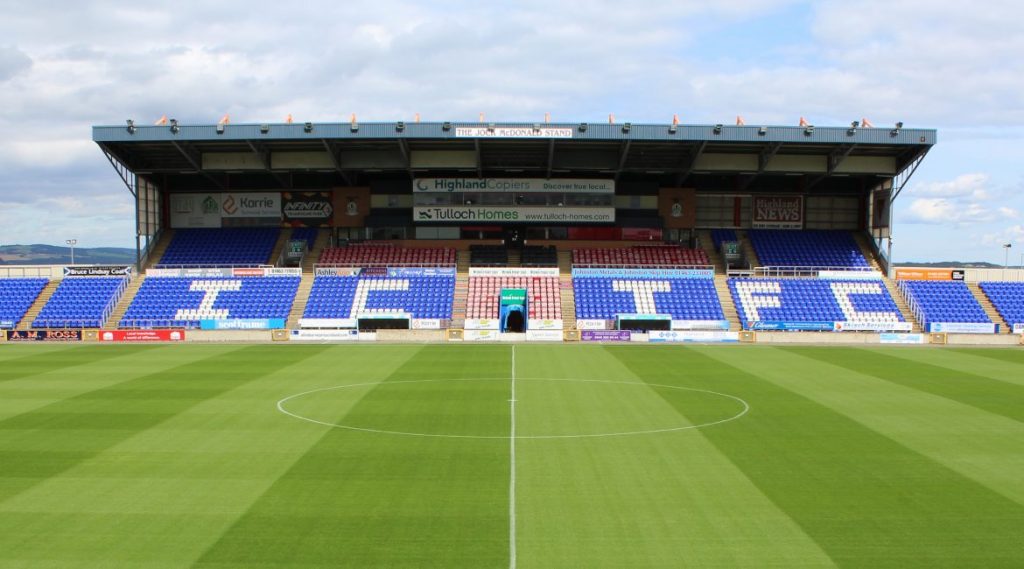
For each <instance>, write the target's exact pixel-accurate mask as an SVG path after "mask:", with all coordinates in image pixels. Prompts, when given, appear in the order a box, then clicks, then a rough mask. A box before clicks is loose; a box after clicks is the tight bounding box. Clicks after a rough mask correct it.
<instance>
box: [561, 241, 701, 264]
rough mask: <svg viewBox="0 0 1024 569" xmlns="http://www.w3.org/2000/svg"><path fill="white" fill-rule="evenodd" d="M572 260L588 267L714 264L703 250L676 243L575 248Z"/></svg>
mask: <svg viewBox="0 0 1024 569" xmlns="http://www.w3.org/2000/svg"><path fill="white" fill-rule="evenodd" d="M572 262H573V265H574V266H585V267H696V266H706V265H710V264H711V261H710V260H709V259H708V254H707V252H705V251H704V250H703V249H687V248H683V247H678V246H675V245H643V246H637V247H628V248H620V249H612V248H597V249H573V251H572Z"/></svg>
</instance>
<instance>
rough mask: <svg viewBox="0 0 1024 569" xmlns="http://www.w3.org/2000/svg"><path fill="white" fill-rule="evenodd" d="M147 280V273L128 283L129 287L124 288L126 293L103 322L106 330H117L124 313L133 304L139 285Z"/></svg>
mask: <svg viewBox="0 0 1024 569" xmlns="http://www.w3.org/2000/svg"><path fill="white" fill-rule="evenodd" d="M145 280H146V276H145V275H138V276H136V277H135V278H133V279H132V281H131V282H130V283H128V287H127V288H125V289H124V293H123V294H122V295H121V298H120V299H119V300H118V301H117V304H116V305H115V306H114V310H113V311H111V313H110V317H109V318H107V321H106V322H104V323H103V329H104V330H117V327H118V325H119V324H120V323H121V319H122V318H124V313H125V312H128V307H129V306H131V304H132V300H134V299H135V295H136V294H138V292H139V287H141V286H142V282H143V281H145Z"/></svg>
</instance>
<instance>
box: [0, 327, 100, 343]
mask: <svg viewBox="0 0 1024 569" xmlns="http://www.w3.org/2000/svg"><path fill="white" fill-rule="evenodd" d="M7 341H8V342H80V341H82V331H81V330H8V331H7Z"/></svg>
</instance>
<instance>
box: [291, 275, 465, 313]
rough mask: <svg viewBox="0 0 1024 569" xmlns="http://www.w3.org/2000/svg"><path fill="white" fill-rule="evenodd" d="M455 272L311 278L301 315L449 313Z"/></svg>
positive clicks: (450, 311) (453, 290)
mask: <svg viewBox="0 0 1024 569" xmlns="http://www.w3.org/2000/svg"><path fill="white" fill-rule="evenodd" d="M454 292H455V276H454V275H450V276H448V275H443V276H409V277H384V276H335V275H321V276H317V277H316V279H315V280H314V281H313V289H312V291H311V292H310V295H309V301H308V302H307V303H306V310H305V312H304V313H303V315H302V317H303V318H304V319H348V318H355V317H357V316H358V315H360V314H374V313H392V312H404V313H406V314H408V315H409V316H410V317H411V318H439V319H442V320H444V319H450V318H451V317H452V298H453V296H454Z"/></svg>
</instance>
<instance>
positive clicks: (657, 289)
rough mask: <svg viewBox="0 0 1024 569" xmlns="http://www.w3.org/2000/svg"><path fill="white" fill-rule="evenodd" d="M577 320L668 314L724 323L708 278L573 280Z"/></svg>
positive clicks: (715, 294) (715, 293)
mask: <svg viewBox="0 0 1024 569" xmlns="http://www.w3.org/2000/svg"><path fill="white" fill-rule="evenodd" d="M572 282H573V289H574V292H575V296H576V318H579V319H583V320H612V319H614V318H615V316H616V315H618V314H670V315H672V319H673V320H725V315H724V313H723V312H722V305H721V303H720V302H719V300H718V293H717V292H716V291H715V281H714V279H711V278H692V279H690V278H670V279H667V278H656V277H650V278H634V277H631V278H619V277H598V278H586V277H574V278H573V281H572Z"/></svg>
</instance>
